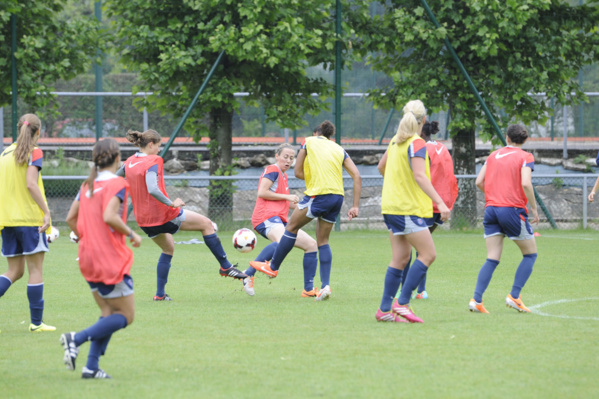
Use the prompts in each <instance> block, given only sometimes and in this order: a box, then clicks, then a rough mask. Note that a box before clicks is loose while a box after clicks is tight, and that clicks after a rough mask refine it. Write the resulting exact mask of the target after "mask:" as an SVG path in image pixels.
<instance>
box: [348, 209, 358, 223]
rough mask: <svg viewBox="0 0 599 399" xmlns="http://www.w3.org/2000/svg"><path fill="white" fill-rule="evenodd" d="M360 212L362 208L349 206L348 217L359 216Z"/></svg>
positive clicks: (350, 218)
mask: <svg viewBox="0 0 599 399" xmlns="http://www.w3.org/2000/svg"><path fill="white" fill-rule="evenodd" d="M359 214H360V210H359V209H358V207H357V206H352V207H351V208H349V211H347V218H348V219H349V220H352V219H353V218H357V217H358V215H359Z"/></svg>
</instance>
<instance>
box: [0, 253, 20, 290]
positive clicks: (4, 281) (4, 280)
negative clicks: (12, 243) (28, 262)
mask: <svg viewBox="0 0 599 399" xmlns="http://www.w3.org/2000/svg"><path fill="white" fill-rule="evenodd" d="M6 260H7V261H8V270H7V271H6V273H4V274H3V275H1V276H0V297H2V296H3V295H4V293H5V292H6V291H8V289H9V288H10V286H11V285H12V283H14V282H16V281H17V280H19V279H20V278H21V277H23V274H24V273H25V257H24V256H14V257H10V258H6Z"/></svg>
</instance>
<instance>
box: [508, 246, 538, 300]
mask: <svg viewBox="0 0 599 399" xmlns="http://www.w3.org/2000/svg"><path fill="white" fill-rule="evenodd" d="M536 260H537V254H528V255H524V256H523V257H522V261H521V262H520V266H518V269H517V270H516V276H515V277H514V285H513V286H512V292H511V293H510V295H511V296H512V298H514V299H518V298H519V297H520V291H522V287H524V284H526V281H527V280H528V278H529V277H530V275H531V274H532V267H533V266H534V264H535V261H536Z"/></svg>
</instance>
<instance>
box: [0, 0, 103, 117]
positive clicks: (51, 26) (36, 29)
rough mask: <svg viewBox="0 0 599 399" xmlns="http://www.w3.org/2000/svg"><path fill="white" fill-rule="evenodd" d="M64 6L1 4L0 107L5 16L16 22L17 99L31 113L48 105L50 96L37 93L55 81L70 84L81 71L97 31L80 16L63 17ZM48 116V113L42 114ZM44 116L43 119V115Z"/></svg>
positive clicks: (7, 30)
mask: <svg viewBox="0 0 599 399" xmlns="http://www.w3.org/2000/svg"><path fill="white" fill-rule="evenodd" d="M64 3H65V2H64V1H57V0H4V1H3V3H2V7H1V8H0V44H1V45H0V81H2V82H3V84H2V85H0V106H3V105H6V104H9V103H10V102H11V90H12V88H11V84H9V82H11V79H12V77H11V76H12V75H11V40H12V30H11V22H10V17H11V15H14V16H15V17H16V25H17V52H16V54H15V57H16V61H17V73H18V93H19V98H21V99H22V100H24V101H25V102H27V103H28V104H29V105H30V106H31V107H32V108H33V109H34V110H37V109H38V108H42V107H44V106H47V105H51V104H52V100H53V97H52V96H40V95H38V94H37V93H38V92H42V93H43V92H50V91H54V85H55V82H56V81H57V80H59V79H70V78H73V77H74V76H76V75H77V74H79V73H81V72H83V71H85V70H86V69H87V68H88V67H89V65H90V61H91V59H92V57H94V56H95V55H96V51H97V49H101V41H102V40H101V39H102V37H103V33H102V31H100V30H99V29H98V24H97V21H96V20H95V19H93V18H88V17H84V16H81V15H71V16H69V17H67V16H66V15H65V14H63V13H62V10H63V7H64ZM47 111H48V112H49V113H51V112H53V108H52V107H50V108H48V109H47ZM42 116H44V115H42Z"/></svg>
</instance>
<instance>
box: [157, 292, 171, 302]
mask: <svg viewBox="0 0 599 399" xmlns="http://www.w3.org/2000/svg"><path fill="white" fill-rule="evenodd" d="M154 300H155V301H172V300H173V298H171V297H170V296H168V294H164V295H163V296H158V295H154Z"/></svg>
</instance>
